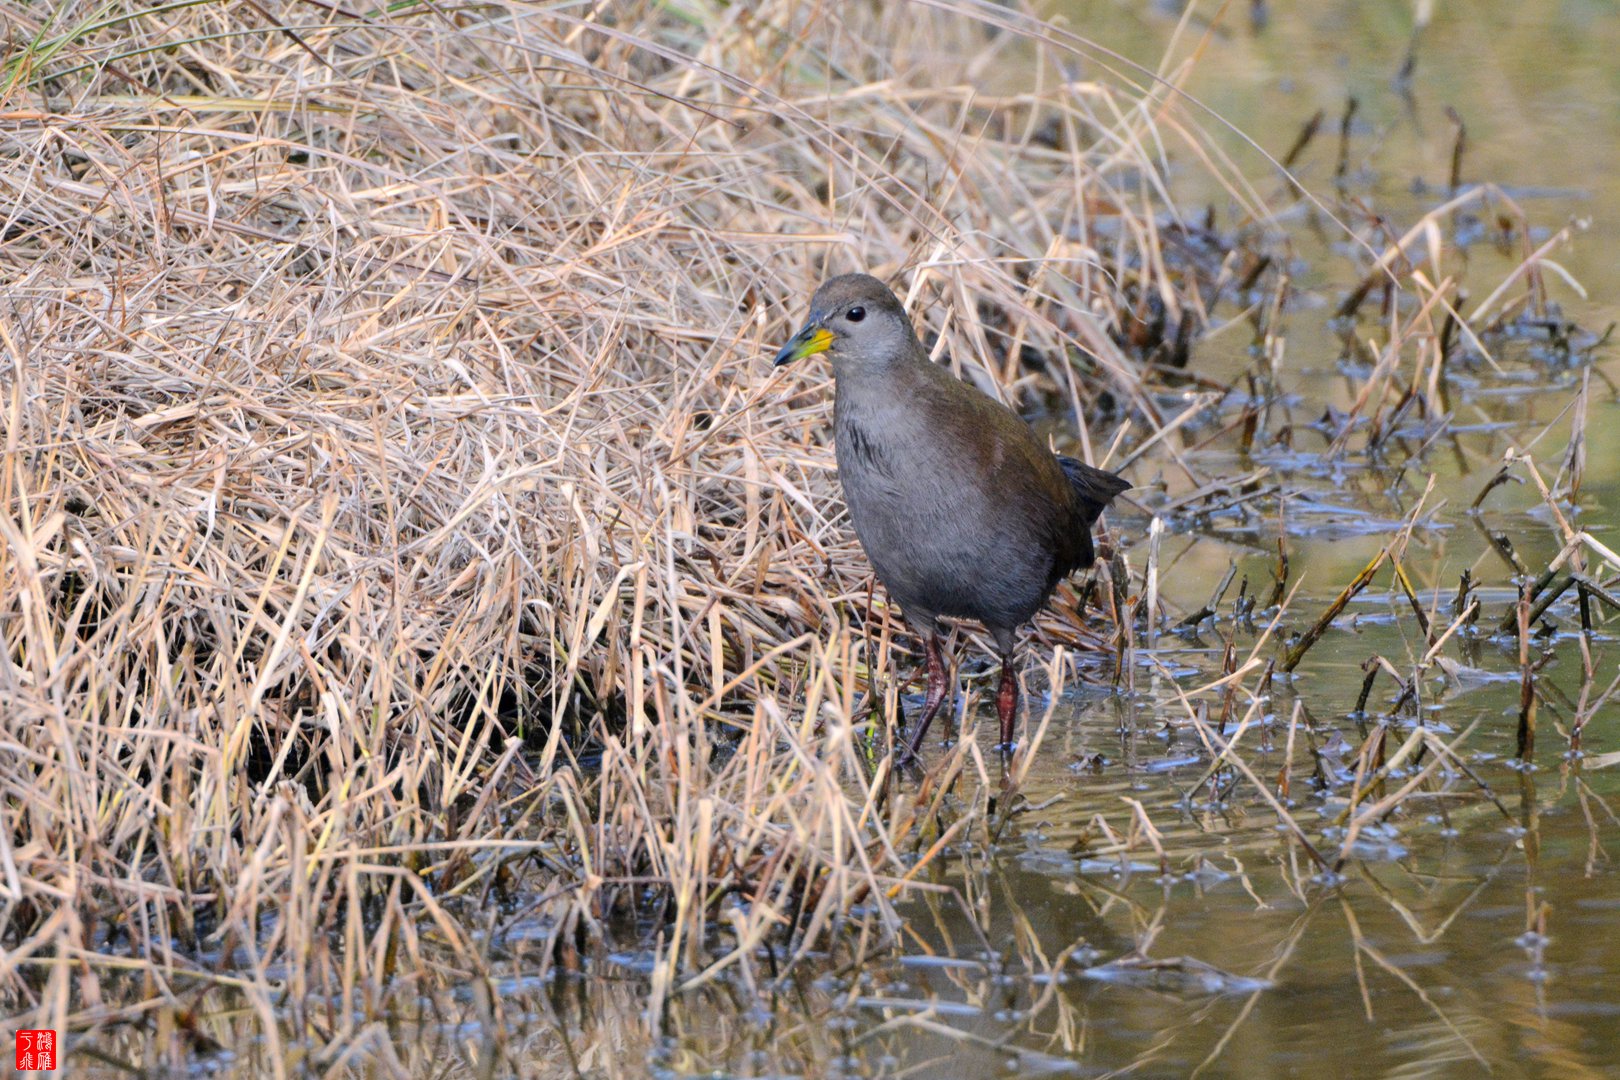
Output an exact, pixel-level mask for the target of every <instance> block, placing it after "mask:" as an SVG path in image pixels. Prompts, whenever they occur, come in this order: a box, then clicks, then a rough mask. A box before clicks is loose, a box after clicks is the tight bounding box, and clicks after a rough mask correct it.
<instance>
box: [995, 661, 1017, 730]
mask: <svg viewBox="0 0 1620 1080" xmlns="http://www.w3.org/2000/svg"><path fill="white" fill-rule="evenodd" d="M996 715H997V716H998V717H999V718H1000V719H1001V750H1002V751H1003V752H1004V753H1008V754H1010V753H1012V749H1013V724H1014V723H1015V722H1016V721H1017V719H1018V672H1017V670H1016V669H1015V667H1014V665H1013V654H1012V653H1010V652H1009V653H1004V654H1002V657H1001V689H1000V690H998V691H997V692H996Z"/></svg>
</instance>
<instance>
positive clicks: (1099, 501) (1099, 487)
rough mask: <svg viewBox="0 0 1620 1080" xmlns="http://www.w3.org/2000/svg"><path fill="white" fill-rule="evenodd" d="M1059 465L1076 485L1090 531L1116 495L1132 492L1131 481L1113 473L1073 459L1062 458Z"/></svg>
mask: <svg viewBox="0 0 1620 1080" xmlns="http://www.w3.org/2000/svg"><path fill="white" fill-rule="evenodd" d="M1058 464H1059V465H1061V466H1063V475H1065V476H1067V477H1068V478H1069V483H1071V484H1073V485H1074V490H1075V492H1076V493H1077V494H1078V495H1079V496H1080V505H1081V507H1083V508H1084V510H1085V515H1086V527H1087V528H1088V529H1089V528H1090V527H1091V526H1093V525H1095V524H1096V523H1097V519H1098V518H1099V517H1101V516H1102V512H1103V507H1105V506H1107V505H1108V504H1109V502H1110V501H1112V500H1113V498H1114V496H1115V495H1118V494H1119V493H1120V492H1122V491H1129V490H1130V487H1131V485H1130V483H1129V481H1126V480H1124V479H1122V478H1120V477H1118V476H1115V475H1114V474H1113V473H1111V472H1104V471H1103V470H1101V469H1094V468H1092V467H1091V466H1090V465H1087V464H1086V463H1085V462H1083V461H1076V460H1075V459H1074V458H1072V457H1061V456H1060V457H1059V458H1058Z"/></svg>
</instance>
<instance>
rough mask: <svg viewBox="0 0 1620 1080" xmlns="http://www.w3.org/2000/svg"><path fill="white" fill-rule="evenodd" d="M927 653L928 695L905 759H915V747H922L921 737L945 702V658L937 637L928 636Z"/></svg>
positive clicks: (933, 635)
mask: <svg viewBox="0 0 1620 1080" xmlns="http://www.w3.org/2000/svg"><path fill="white" fill-rule="evenodd" d="M927 652H928V694H927V696H925V697H924V698H923V711H922V719H920V720H918V721H917V731H916V734H914V735H912V736H911V745H910V746H909V747H908V748H907V750H906V755H905V756H906V757H908V758H909V757H915V756H916V754H917V747H919V746H921V745H922V741H923V736H924V735H926V734H928V725H929V724H932V723H933V722H934V714H935V713H937V712H939V707H940V705H941V704H942V703H943V702H944V701H945V691H946V690H947V689H948V687H947V686H946V681H945V657H944V655H943V654H942V652H941V651H940V647H939V635H938V634H929V635H928V643H927Z"/></svg>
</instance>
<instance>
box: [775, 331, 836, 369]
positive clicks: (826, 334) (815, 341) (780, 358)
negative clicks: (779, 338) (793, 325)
mask: <svg viewBox="0 0 1620 1080" xmlns="http://www.w3.org/2000/svg"><path fill="white" fill-rule="evenodd" d="M832 343H833V333H832V331H831V330H828V329H827V328H826V327H825V326H821V325H819V324H817V323H814V322H812V323H807V324H806V325H805V328H804V329H803V330H800V331H799V332H798V333H797V334H794V335H793V340H792V341H789V342H788V343H787V344H786V345H784V346H782V351H781V352H779V353H777V354H776V363H774V364H772V365H771V366H772V367H781V366H782V365H783V364H791V363H793V361H795V360H803V359H804V358H805V357H807V356H814V355H816V353H824V352H826V351H827V350H828V349H830V348H832Z"/></svg>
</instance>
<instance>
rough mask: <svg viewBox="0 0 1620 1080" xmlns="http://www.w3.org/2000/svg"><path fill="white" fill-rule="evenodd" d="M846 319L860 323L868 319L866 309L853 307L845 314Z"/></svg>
mask: <svg viewBox="0 0 1620 1080" xmlns="http://www.w3.org/2000/svg"><path fill="white" fill-rule="evenodd" d="M844 318H846V319H848V320H849V321H850V322H860V321H861V320H862V319H864V318H866V309H865V308H863V307H852V308H850V309H849V310H848V311H846V312H844Z"/></svg>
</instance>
